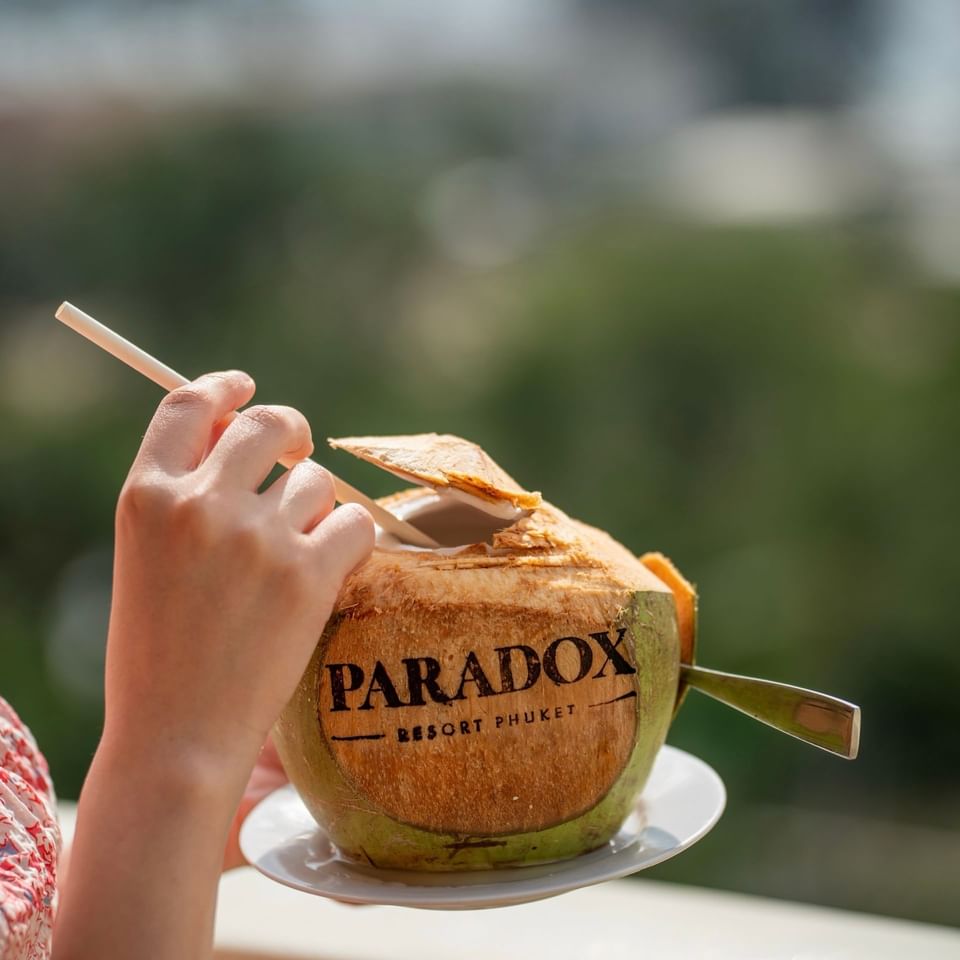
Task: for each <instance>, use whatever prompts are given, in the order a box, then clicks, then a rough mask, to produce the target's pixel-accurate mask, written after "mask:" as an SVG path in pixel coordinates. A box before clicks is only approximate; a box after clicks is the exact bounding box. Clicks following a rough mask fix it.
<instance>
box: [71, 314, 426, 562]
mask: <svg viewBox="0 0 960 960" xmlns="http://www.w3.org/2000/svg"><path fill="white" fill-rule="evenodd" d="M54 316H55V317H56V318H57V319H58V320H59V321H60V322H61V323H63V324H66V326H68V327H70V329H71V330H74V331H76V332H77V333H79V334H80V335H81V336H84V337H86V338H87V339H88V340H90V341H92V342H93V343H95V344H96V345H97V346H98V347H100V348H101V349H103V350H106V351H107V353H109V354H112V355H113V356H115V357H116V358H117V359H118V360H122V361H123V362H124V363H125V364H127V366H130V367H133V369H134V370H137V371H138V372H140V373H142V374H143V375H144V376H145V377H147V378H148V379H150V380H152V381H153V382H154V383H157V384H159V385H160V386H161V387H163V388H164V389H165V390H176V389H177V387H182V386H183V385H184V384H187V383H189V382H190V381H189V380H187V378H186V377H183V376H181V375H180V374H179V373H177V371H176V370H173V369H171V368H170V367H168V366H167V365H166V364H165V363H161V362H160V361H159V360H157V359H156V357H152V356H150V354H149V353H147V352H146V351H144V350H141V349H140V348H139V347H138V346H136V345H135V344H133V343H131V342H130V341H129V340H125V339H124V338H123V337H121V336H120V335H119V334H117V333H114V332H113V331H112V330H111V329H110V328H109V327H106V326H104V325H103V324H102V323H100V322H98V321H97V320H94V319H93V317H91V316H90V315H89V314H86V313H84V312H83V311H82V310H80V309H78V308H77V307H75V306H74V305H73V304H72V303H67V302H64V303H61V304H60V307H59V309H58V310H57V312H56V313H55V314H54ZM280 462H281V463H282V464H283V465H284V466H285V467H290V466H293V464H292V463H291V462H288V461H285V460H282V459H281V461H280ZM328 472H329V471H328ZM330 478H331V479H332V480H333V487H334V491H335V493H336V497H337V501H338V502H339V503H359V504H361V505H362V506H364V507H366V508H367V510H369V511H370V514H371V516H372V517H373V519H374V520H375V521H376V522H377V524H378V525H379V526H380V527H381V528H382V529H384V530H386V531H387V532H388V533H392V534H393V535H394V536H395V537H396V538H397V539H398V540H400V541H401V542H402V543H409V544H412V545H413V546H417V547H430V548H434V547H436V546H437V545H438V544H437V542H436V540H434V539H433V538H432V537H428V536H427V535H426V534H425V533H422V532H421V531H419V530H418V529H417V528H416V527H415V526H413V524H411V523H407V522H406V521H404V520H399V519H397V517H395V516H394V515H393V514H392V513H390V511H389V510H385V509H384V508H383V507H381V506H380V504H378V503H376V502H375V501H373V500H371V499H370V497H368V496H367V495H366V494H364V493H361V492H360V491H359V490H357V489H355V488H354V487H351V486H350V484H348V483H345V482H344V481H343V480H341V479H340V478H339V477H337V476H335V475H334V474H332V473H331V474H330Z"/></svg>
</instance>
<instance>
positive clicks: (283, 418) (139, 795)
mask: <svg viewBox="0 0 960 960" xmlns="http://www.w3.org/2000/svg"><path fill="white" fill-rule="evenodd" d="M253 391H254V386H253V382H252V381H251V380H250V378H249V377H247V376H246V375H244V374H239V373H231V374H217V375H208V376H206V377H203V378H201V379H200V380H198V381H196V382H195V383H193V384H191V385H189V386H187V387H183V388H181V389H180V390H176V391H174V392H173V393H171V394H170V395H169V396H168V397H167V398H166V399H165V400H164V401H163V403H162V404H161V406H160V409H159V410H158V412H157V415H156V417H155V418H154V420H153V422H152V423H151V425H150V428H149V430H148V432H147V435H146V437H145V438H144V442H143V446H142V447H141V450H140V453H139V454H138V457H137V460H136V461H135V463H134V465H133V468H132V469H131V472H130V476H129V478H128V480H127V483H126V484H125V486H124V489H123V491H122V493H121V495H120V501H119V504H118V509H117V535H116V536H117V542H116V559H115V569H114V596H113V606H112V610H111V620H110V632H109V638H108V643H107V670H106V714H105V722H104V731H103V737H102V739H101V742H100V745H99V747H98V749H97V752H96V756H95V758H94V761H93V764H92V766H91V769H90V773H89V776H88V778H87V781H86V783H85V785H84V788H83V792H82V794H81V797H80V803H79V808H78V814H77V830H76V835H75V840H74V845H73V850H72V853H71V862H70V875H69V877H68V878H67V883H66V886H65V889H64V890H63V892H62V901H61V906H60V916H59V919H58V922H57V927H56V930H55V934H54V948H53V957H54V960H87V958H90V960H93V958H97V960H105V958H110V960H125V958H131V960H133V958H138V960H168V958H169V960H193V958H202V957H207V956H208V955H209V952H210V947H211V941H212V930H213V916H214V907H215V904H216V890H217V881H218V878H219V875H220V871H221V868H222V865H223V859H224V848H225V845H226V842H227V838H228V833H229V831H230V827H231V820H232V818H233V814H234V811H235V810H236V808H237V805H238V802H239V801H240V799H241V796H242V794H243V789H244V785H245V784H246V782H247V778H248V776H249V774H250V771H251V769H252V767H253V765H254V762H255V760H256V757H257V753H258V751H259V749H260V746H261V744H262V743H263V741H264V739H265V738H266V735H267V732H268V731H269V729H270V727H271V725H272V724H273V721H274V720H275V719H276V717H277V715H278V714H279V712H280V710H281V708H282V707H283V705H284V703H285V702H286V700H287V699H288V697H289V696H290V694H291V693H292V691H293V689H294V687H295V686H296V684H297V682H298V680H299V678H300V676H301V674H302V672H303V670H304V668H305V666H306V664H307V661H308V660H309V657H310V655H311V653H312V651H313V648H314V646H315V645H316V642H317V638H318V636H319V635H320V632H321V630H322V628H323V625H324V623H325V622H326V620H327V618H328V617H329V615H330V612H331V609H332V606H333V603H334V600H335V599H336V596H337V593H338V592H339V589H340V586H341V584H342V581H343V579H344V578H345V577H346V576H347V575H348V574H349V573H350V572H351V571H352V570H353V569H354V568H355V567H356V566H357V565H358V564H359V563H361V562H362V561H363V560H364V559H365V558H366V556H367V555H368V554H369V552H370V550H371V548H372V545H373V524H372V521H371V520H370V517H369V515H368V514H367V513H366V512H365V511H364V510H362V508H356V507H353V506H349V507H341V508H339V509H337V510H333V509H332V508H333V504H334V500H333V490H332V486H331V483H330V479H329V476H328V475H327V474H326V472H325V471H324V470H323V469H322V468H321V467H319V466H317V465H316V464H313V463H311V462H303V463H298V464H297V466H295V467H294V468H293V469H292V470H290V471H288V472H287V473H286V474H284V475H283V476H282V477H281V478H280V479H279V480H277V481H276V482H275V483H274V484H273V485H272V486H271V487H270V488H269V489H268V490H266V491H265V492H263V493H258V492H257V491H258V489H259V487H260V486H261V484H262V483H263V481H264V480H265V478H266V477H267V475H268V474H269V472H270V470H271V469H272V467H273V466H274V464H275V463H276V462H277V460H278V459H279V458H280V457H281V456H284V455H286V456H289V457H291V458H292V459H299V458H303V457H306V456H308V455H309V453H310V452H311V451H312V443H311V440H310V433H309V427H308V426H307V424H306V421H305V420H304V419H303V417H302V416H301V415H300V414H298V413H297V412H296V411H293V410H290V409H289V408H286V407H254V408H250V409H248V410H247V411H245V412H244V413H243V414H241V415H240V416H238V417H236V419H234V420H233V421H232V422H231V423H230V424H229V425H228V426H226V428H223V426H222V421H223V418H224V417H225V416H227V415H228V414H229V413H231V412H232V411H234V410H236V409H237V408H239V407H240V406H242V405H243V404H245V403H247V402H248V401H249V400H250V398H251V396H252V394H253Z"/></svg>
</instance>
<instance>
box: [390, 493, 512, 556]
mask: <svg viewBox="0 0 960 960" xmlns="http://www.w3.org/2000/svg"><path fill="white" fill-rule="evenodd" d="M393 512H394V513H396V515H397V516H398V517H399V518H400V519H401V520H406V521H407V522H408V523H412V524H413V526H415V527H416V528H417V529H418V530H422V531H423V532H424V533H425V534H427V536H429V537H433V539H434V540H436V541H437V543H439V544H440V546H441V548H445V549H451V548H453V549H459V548H462V547H468V546H471V545H473V544H477V543H485V544H488V545H489V544H491V543H492V542H493V537H494V535H495V534H497V533H499V532H500V531H501V530H505V529H506V528H507V527H510V526H513V524H515V523H516V522H517V521H518V520H520V519H521V518H522V517H525V516H527V515H528V514H529V511H528V510H518V509H517V508H516V507H514V506H513V505H512V504H510V503H504V502H502V501H499V502H491V503H487V502H486V501H484V500H481V499H480V498H479V497H472V496H470V495H469V494H465V493H463V492H462V491H460V490H444V491H442V492H439V491H438V492H433V491H430V492H427V491H424V495H423V496H422V497H417V498H416V499H415V500H410V501H408V502H407V503H403V504H400V505H398V506H397V507H395V508H394V510H393ZM387 536H389V535H386V536H385V535H382V534H381V537H380V542H381V546H389V547H392V548H394V549H404V550H420V549H423V548H421V547H414V546H411V545H410V544H402V543H399V541H397V540H396V539H395V538H394V537H389V540H388V539H387Z"/></svg>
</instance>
